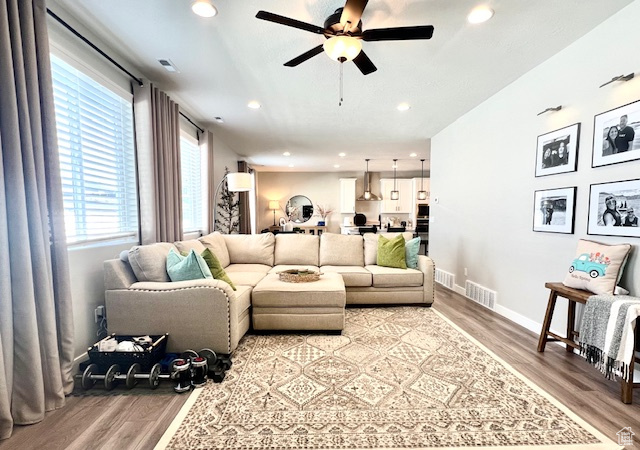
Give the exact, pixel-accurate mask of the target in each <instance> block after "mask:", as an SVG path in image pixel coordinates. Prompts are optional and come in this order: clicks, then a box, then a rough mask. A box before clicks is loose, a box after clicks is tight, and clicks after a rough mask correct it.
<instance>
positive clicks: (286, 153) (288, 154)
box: [282, 152, 291, 156]
mask: <svg viewBox="0 0 640 450" xmlns="http://www.w3.org/2000/svg"><path fill="white" fill-rule="evenodd" d="M282 156H291V153H289V152H284V153H283V154H282Z"/></svg>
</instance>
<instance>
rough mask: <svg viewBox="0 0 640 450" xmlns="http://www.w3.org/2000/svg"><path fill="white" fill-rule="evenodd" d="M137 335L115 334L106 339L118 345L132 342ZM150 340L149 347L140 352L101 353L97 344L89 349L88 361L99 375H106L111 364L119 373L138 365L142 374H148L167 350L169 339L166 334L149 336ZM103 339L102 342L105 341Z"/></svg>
mask: <svg viewBox="0 0 640 450" xmlns="http://www.w3.org/2000/svg"><path fill="white" fill-rule="evenodd" d="M138 336H139V335H133V336H127V335H120V336H117V335H116V334H115V333H114V334H112V335H111V336H108V337H106V338H105V339H108V338H110V337H114V338H115V339H116V340H117V341H118V343H120V342H122V341H132V340H133V338H134V337H138ZM149 337H150V338H151V339H152V343H151V345H149V346H147V347H146V348H145V349H144V351H141V352H101V351H99V350H98V344H99V342H96V343H95V344H93V346H91V347H89V349H88V350H87V353H88V354H89V359H90V360H91V363H92V364H97V365H98V371H99V373H106V372H107V370H109V367H111V366H112V365H113V364H118V365H119V366H120V371H121V372H126V371H127V370H128V369H129V367H131V366H132V365H133V364H135V363H138V364H140V365H141V366H142V368H141V369H140V370H141V371H142V372H147V373H148V372H149V371H150V370H151V367H152V366H153V365H154V364H155V363H157V362H159V361H160V360H161V359H162V357H163V356H164V354H165V351H166V349H167V340H168V339H169V333H167V334H159V335H150V336H149ZM105 339H103V340H105Z"/></svg>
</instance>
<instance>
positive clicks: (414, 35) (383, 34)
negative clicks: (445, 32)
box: [362, 25, 433, 42]
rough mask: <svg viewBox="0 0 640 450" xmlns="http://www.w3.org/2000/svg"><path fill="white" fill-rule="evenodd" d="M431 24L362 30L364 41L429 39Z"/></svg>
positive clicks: (431, 33)
mask: <svg viewBox="0 0 640 450" xmlns="http://www.w3.org/2000/svg"><path fill="white" fill-rule="evenodd" d="M431 36H433V26H431V25H424V26H419V27H397V28H375V29H373V30H367V31H363V32H362V40H364V41H369V42H370V41H409V40H413V39H431Z"/></svg>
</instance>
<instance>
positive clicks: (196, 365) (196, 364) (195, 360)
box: [180, 350, 209, 387]
mask: <svg viewBox="0 0 640 450" xmlns="http://www.w3.org/2000/svg"><path fill="white" fill-rule="evenodd" d="M180 357H181V358H184V359H186V360H189V361H191V385H192V386H193V387H202V386H204V385H205V384H206V383H207V372H208V371H209V359H208V358H205V357H203V356H202V355H199V354H198V353H196V352H195V351H194V350H185V351H184V352H182V354H181V355H180Z"/></svg>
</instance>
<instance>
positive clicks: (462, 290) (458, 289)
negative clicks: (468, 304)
mask: <svg viewBox="0 0 640 450" xmlns="http://www.w3.org/2000/svg"><path fill="white" fill-rule="evenodd" d="M453 292H457V293H458V294H460V295H462V296H463V297H466V295H465V294H466V293H467V290H466V289H465V288H464V287H463V286H460V285H459V284H454V285H453Z"/></svg>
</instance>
